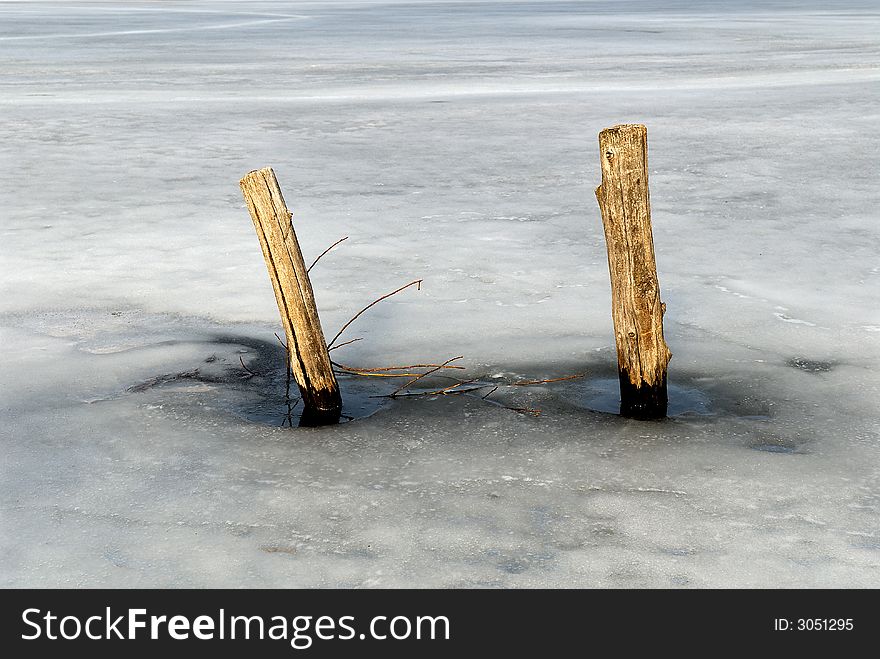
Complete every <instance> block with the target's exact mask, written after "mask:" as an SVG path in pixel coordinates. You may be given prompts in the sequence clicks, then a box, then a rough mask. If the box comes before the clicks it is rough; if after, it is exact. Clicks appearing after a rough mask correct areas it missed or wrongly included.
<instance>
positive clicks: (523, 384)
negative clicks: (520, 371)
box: [510, 373, 587, 387]
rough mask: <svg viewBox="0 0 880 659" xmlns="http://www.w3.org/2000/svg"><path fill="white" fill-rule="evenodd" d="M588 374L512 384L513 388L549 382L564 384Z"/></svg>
mask: <svg viewBox="0 0 880 659" xmlns="http://www.w3.org/2000/svg"><path fill="white" fill-rule="evenodd" d="M586 376H587V374H586V373H578V374H577V375H566V376H565V377H563V378H552V379H550V380H520V381H519V382H511V383H510V386H511V387H527V386H529V385H531V384H547V383H548V382H563V381H565V380H577V379H578V378H583V377H586Z"/></svg>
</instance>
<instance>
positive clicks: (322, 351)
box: [240, 167, 342, 425]
mask: <svg viewBox="0 0 880 659" xmlns="http://www.w3.org/2000/svg"><path fill="white" fill-rule="evenodd" d="M240 185H241V191H242V194H243V195H244V198H245V201H246V202H247V206H248V210H249V211H250V214H251V219H253V221H254V228H255V229H256V231H257V237H258V238H259V239H260V247H261V248H262V250H263V258H265V260H266V267H267V268H268V270H269V278H270V279H271V280H272V287H273V288H274V290H275V299H276V300H277V302H278V310H279V311H280V312H281V322H282V323H283V324H284V331H285V333H286V334H287V346H288V355H289V359H290V369H291V371H292V372H293V376H294V378H295V379H296V383H297V385H299V390H300V393H301V394H302V399H303V406H304V412H303V415H302V419H301V421H300V425H324V424H328V423H336V422H338V421H339V416H340V413H341V411H342V397H341V396H340V394H339V384H338V383H337V382H336V375H334V373H333V367H332V365H331V364H330V354H329V353H328V351H327V343H326V342H325V340H324V332H323V331H322V330H321V320H320V319H319V318H318V310H317V308H316V307H315V296H314V293H313V292H312V284H311V282H310V281H309V275H308V272H307V271H306V265H305V263H304V262H303V257H302V252H301V251H300V248H299V243H298V242H297V240H296V233H294V230H293V224H292V223H291V218H292V215H291V213H290V211H289V210H288V209H287V205H286V204H285V203H284V197H283V196H282V194H281V188H280V187H279V185H278V180H277V179H276V178H275V172H273V171H272V168H271V167H265V168H263V169H258V170H256V171H253V172H250V173H249V174H247V175H246V176H245V177H244V178H243V179H241V181H240Z"/></svg>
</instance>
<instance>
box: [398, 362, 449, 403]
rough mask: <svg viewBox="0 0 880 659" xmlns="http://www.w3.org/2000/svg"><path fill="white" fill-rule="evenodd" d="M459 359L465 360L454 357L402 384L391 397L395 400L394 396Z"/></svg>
mask: <svg viewBox="0 0 880 659" xmlns="http://www.w3.org/2000/svg"><path fill="white" fill-rule="evenodd" d="M457 359H464V355H459V356H458V357H453V358H452V359H447V360H446V361H445V362H443V363H442V364H440V365H439V366H436V367H435V368H432V369H431V370H430V371H425V372H424V373H422V374H421V375H419V376H417V377H415V378H413V379H412V380H410V381H409V382H406V383H405V384H402V385H401V386H399V387H398V388H397V389H396V390H394V391H393V392H392V394H391V397H392V398H393V397H394V396H396V395H397V394H399V393H400V392H401V391H403V390H404V389H406V388H407V387H409V386H411V385H413V384H415V383H416V382H418V381H419V380H421V379H422V378H424V377H427V376H429V375H431V373H436V372H437V371H439V370H440V369H441V368H443V367H445V366H446V365H447V364H449V363H450V362H454V361H455V360H457Z"/></svg>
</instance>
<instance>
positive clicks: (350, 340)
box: [327, 336, 364, 352]
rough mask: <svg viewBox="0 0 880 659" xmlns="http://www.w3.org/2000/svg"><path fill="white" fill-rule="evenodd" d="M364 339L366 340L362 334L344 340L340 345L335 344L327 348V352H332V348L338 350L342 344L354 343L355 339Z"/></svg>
mask: <svg viewBox="0 0 880 659" xmlns="http://www.w3.org/2000/svg"><path fill="white" fill-rule="evenodd" d="M363 340H364V337H362V336H359V337H358V338H356V339H349V340H348V341H343V342H342V343H340V344H339V345H336V346H333V347H332V348H327V352H330V351H331V350H336V349H338V348H341V347H342V346H347V345H348V344H349V343H354V342H355V341H363Z"/></svg>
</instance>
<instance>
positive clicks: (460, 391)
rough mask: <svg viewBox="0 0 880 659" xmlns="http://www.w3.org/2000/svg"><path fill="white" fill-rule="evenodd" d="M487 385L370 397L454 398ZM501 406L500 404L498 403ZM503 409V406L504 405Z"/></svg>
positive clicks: (491, 401)
mask: <svg viewBox="0 0 880 659" xmlns="http://www.w3.org/2000/svg"><path fill="white" fill-rule="evenodd" d="M486 386H487V385H485V384H481V385H479V386H476V387H468V388H467V389H455V390H454V391H447V392H445V393H443V391H442V390H438V391H404V392H403V393H400V394H379V395H375V396H370V398H416V397H418V396H453V395H457V394H467V393H470V392H472V391H479V390H480V389H485V388H486ZM486 402H488V403H495V401H494V400H489V401H486ZM496 404H499V403H496ZM502 407H503V405H502Z"/></svg>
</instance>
